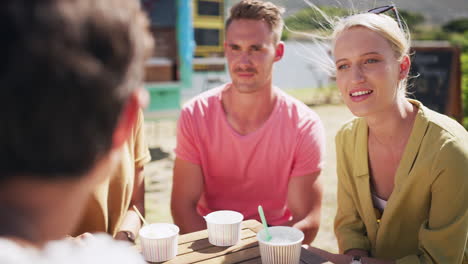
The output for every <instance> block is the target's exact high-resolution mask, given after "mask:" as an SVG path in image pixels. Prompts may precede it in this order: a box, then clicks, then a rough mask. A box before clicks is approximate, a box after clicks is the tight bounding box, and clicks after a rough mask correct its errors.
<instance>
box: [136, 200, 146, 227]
mask: <svg viewBox="0 0 468 264" xmlns="http://www.w3.org/2000/svg"><path fill="white" fill-rule="evenodd" d="M133 210H135V213H137V215H138V217H140V219H141V221H143V225H148V223H147V222H146V220H145V218H144V217H143V216H142V215H141V213H140V210H138V208H137V207H136V206H135V205H133Z"/></svg>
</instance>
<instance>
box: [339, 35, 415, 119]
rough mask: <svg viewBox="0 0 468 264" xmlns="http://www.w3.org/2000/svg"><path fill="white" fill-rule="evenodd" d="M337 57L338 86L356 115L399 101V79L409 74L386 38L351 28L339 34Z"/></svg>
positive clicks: (384, 107) (381, 109) (381, 108)
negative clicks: (403, 68) (406, 73)
mask: <svg viewBox="0 0 468 264" xmlns="http://www.w3.org/2000/svg"><path fill="white" fill-rule="evenodd" d="M334 56H335V65H336V81H337V86H338V89H339V90H340V92H341V94H342V97H343V100H344V102H345V103H346V105H347V106H348V108H349V109H350V110H351V112H352V113H353V114H354V115H356V116H361V117H364V116H369V115H371V114H374V113H377V112H380V111H384V110H385V109H388V107H391V105H393V104H395V102H396V98H397V96H398V84H399V81H400V80H401V79H402V77H406V75H404V74H403V73H402V70H401V69H402V63H400V62H399V61H398V60H397V58H396V56H395V53H394V51H393V49H392V47H391V46H390V43H389V42H388V41H387V40H386V39H385V38H384V37H382V36H381V35H380V34H378V33H377V32H375V31H372V30H370V29H368V28H365V27H362V26H356V27H351V28H349V29H346V30H344V31H343V32H341V33H340V34H339V35H338V36H337V37H336V39H335V46H334ZM405 72H406V71H405Z"/></svg>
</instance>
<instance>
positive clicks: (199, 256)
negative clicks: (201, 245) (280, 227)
mask: <svg viewBox="0 0 468 264" xmlns="http://www.w3.org/2000/svg"><path fill="white" fill-rule="evenodd" d="M255 246H257V238H255V237H251V238H247V239H245V240H241V241H240V242H239V243H237V244H236V245H234V246H231V247H227V248H226V247H210V248H205V249H202V250H199V251H193V252H191V253H190V254H184V255H178V256H177V257H176V258H174V259H172V260H170V261H167V262H164V263H167V264H181V263H196V262H199V261H203V260H207V259H211V258H214V257H218V256H222V255H226V254H228V253H230V252H237V251H240V250H244V249H247V248H250V247H255Z"/></svg>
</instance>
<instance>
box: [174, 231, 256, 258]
mask: <svg viewBox="0 0 468 264" xmlns="http://www.w3.org/2000/svg"><path fill="white" fill-rule="evenodd" d="M256 235H257V234H256V233H255V232H253V231H252V230H250V229H243V230H241V239H247V238H252V237H255V236H256ZM210 247H216V246H214V245H212V244H210V242H209V241H208V238H202V239H198V240H195V241H191V242H187V243H180V242H179V248H178V252H179V255H183V254H187V253H190V252H193V251H200V250H203V249H206V248H210Z"/></svg>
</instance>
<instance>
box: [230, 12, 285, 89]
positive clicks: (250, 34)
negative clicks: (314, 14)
mask: <svg viewBox="0 0 468 264" xmlns="http://www.w3.org/2000/svg"><path fill="white" fill-rule="evenodd" d="M224 50H225V55H226V58H227V62H228V67H229V74H230V75H231V79H232V83H233V86H234V88H235V89H236V90H237V91H239V92H241V93H253V92H256V91H258V90H261V89H263V88H264V87H267V86H269V85H271V79H272V71H273V63H274V62H276V61H279V60H280V59H281V57H282V56H283V50H284V46H283V43H275V40H274V33H273V32H272V31H271V29H270V28H269V26H268V24H267V23H266V22H264V21H262V20H252V19H238V20H234V21H232V23H231V24H230V25H229V27H228V28H227V33H226V41H225V43H224Z"/></svg>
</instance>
